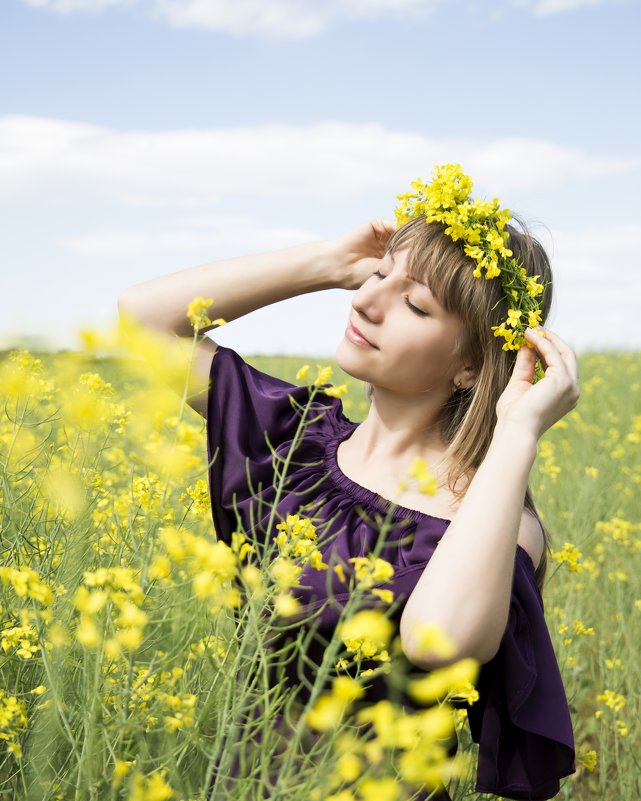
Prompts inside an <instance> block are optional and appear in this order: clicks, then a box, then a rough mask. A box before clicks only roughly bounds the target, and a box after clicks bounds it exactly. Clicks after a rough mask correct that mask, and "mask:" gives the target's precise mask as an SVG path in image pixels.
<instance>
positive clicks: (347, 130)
mask: <svg viewBox="0 0 641 801" xmlns="http://www.w3.org/2000/svg"><path fill="white" fill-rule="evenodd" d="M383 153H384V154H385V157H384V158H381V154H383ZM451 161H454V162H459V163H460V164H462V165H463V168H464V169H465V170H466V171H467V172H468V173H470V174H471V175H473V176H474V177H475V181H476V191H477V192H478V193H479V194H481V195H482V194H485V193H486V192H488V193H489V192H492V193H497V194H499V196H501V195H502V194H504V193H505V192H509V191H510V190H512V189H516V188H518V189H528V188H536V187H553V186H560V185H563V184H567V183H568V182H570V181H580V180H585V179H591V178H595V177H600V176H611V175H619V174H623V173H628V172H629V171H631V170H635V169H638V168H639V167H641V157H639V156H629V157H625V156H599V155H592V154H590V153H588V152H586V151H585V150H584V149H582V148H577V147H566V146H563V145H558V144H556V143H554V142H548V141H545V140H541V139H528V138H525V137H506V138H504V139H497V140H494V141H489V142H483V141H478V140H475V139H472V138H469V139H461V138H459V139H452V140H446V139H435V138H430V137H427V136H422V135H420V134H415V133H408V132H403V131H390V130H387V129H386V128H385V127H383V126H382V125H380V124H377V123H371V124H349V123H339V122H322V123H318V124H315V125H307V126H296V125H287V124H280V125H278V124H267V125H257V126H251V127H236V128H221V129H216V128H212V129H189V128H186V129H180V130H173V131H145V130H140V131H118V130H115V129H111V128H103V127H98V126H95V125H88V124H85V123H78V122H68V121H64V120H56V119H48V118H43V117H25V116H6V117H0V201H2V200H6V201H9V200H11V199H14V198H15V199H31V198H33V199H39V200H47V199H53V198H55V199H58V200H60V199H63V200H72V201H78V200H79V201H81V202H83V203H84V202H86V201H88V200H89V199H94V200H96V199H103V200H104V199H107V200H110V201H115V202H117V203H119V204H121V205H123V206H126V207H131V206H148V207H154V206H155V207H158V206H166V207H212V206H215V205H216V204H218V203H220V202H221V200H222V199H223V198H225V202H226V203H233V202H234V198H235V197H238V198H241V201H240V202H242V203H244V202H246V199H247V198H248V197H253V198H265V197H268V198H279V199H283V198H290V197H291V198H296V199H299V200H300V199H306V198H311V199H314V200H318V201H327V200H330V199H333V198H336V197H340V198H341V199H349V198H356V197H358V196H362V195H365V194H366V193H372V192H381V193H386V194H388V195H389V196H390V197H393V196H394V195H395V194H396V193H397V192H398V191H399V186H403V185H404V183H407V184H408V185H409V181H411V180H413V179H414V178H416V176H418V175H420V176H422V177H423V178H424V179H428V178H429V175H430V173H431V169H432V166H433V165H435V164H441V163H445V162H451ZM486 187H487V188H488V189H486ZM230 198H231V200H230Z"/></svg>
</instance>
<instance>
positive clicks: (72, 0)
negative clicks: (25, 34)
mask: <svg viewBox="0 0 641 801" xmlns="http://www.w3.org/2000/svg"><path fill="white" fill-rule="evenodd" d="M22 2H23V3H26V4H27V5H29V6H31V7H32V8H46V9H49V10H50V11H55V12H57V13H58V14H71V13H72V12H75V11H84V12H91V13H96V12H98V11H104V10H105V9H106V8H110V7H112V6H132V5H134V4H135V3H137V2H138V0H22Z"/></svg>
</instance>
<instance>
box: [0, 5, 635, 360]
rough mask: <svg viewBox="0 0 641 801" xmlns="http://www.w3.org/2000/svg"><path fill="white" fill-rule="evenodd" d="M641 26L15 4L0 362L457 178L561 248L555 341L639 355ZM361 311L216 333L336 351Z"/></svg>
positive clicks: (395, 10) (520, 12)
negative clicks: (176, 286) (447, 170)
mask: <svg viewBox="0 0 641 801" xmlns="http://www.w3.org/2000/svg"><path fill="white" fill-rule="evenodd" d="M640 22H641V10H640V7H639V3H638V2H636V1H635V0H495V2H492V3H484V2H480V0H476V2H473V0H450V1H449V2H446V1H445V0H328V1H327V2H325V3H323V4H319V3H317V2H316V3H315V2H311V0H273V1H272V0H235V1H232V0H4V2H3V4H2V8H1V10H0V73H1V75H2V76H3V77H2V79H1V80H0V259H1V262H0V263H1V275H2V285H1V291H0V312H1V313H0V346H5V347H6V346H7V345H13V344H18V343H19V342H21V341H22V342H26V343H31V344H32V345H35V344H36V343H37V344H38V345H44V346H47V347H52V348H53V347H75V346H77V344H78V340H77V335H76V331H77V330H78V328H80V327H83V326H91V325H96V326H101V325H107V324H108V323H109V322H111V321H113V320H115V318H116V316H117V312H116V301H117V296H118V293H119V292H120V291H121V290H122V289H124V288H125V287H126V286H128V285H130V284H133V283H138V282H140V281H144V280H147V279H149V278H152V277H153V276H155V275H161V274H164V273H170V272H175V271H177V270H180V269H183V268H186V267H189V266H192V265H195V264H202V263H204V262H208V261H214V260H217V259H222V258H227V257H231V256H239V255H243V254H245V253H253V252H260V251H264V250H275V249H278V248H281V247H287V246H289V245H293V244H296V243H297V242H303V241H308V240H311V239H325V238H331V237H334V236H338V235H339V234H341V233H343V232H344V231H346V230H348V229H349V228H350V227H352V226H354V225H357V224H358V223H360V222H363V221H364V220H366V219H368V218H369V217H372V216H385V217H388V218H393V209H394V205H395V202H396V194H397V193H400V192H404V191H406V190H407V189H408V188H409V182H410V181H411V180H413V179H414V178H416V177H419V176H420V177H423V178H424V179H428V178H429V176H430V175H431V173H432V169H433V167H434V166H435V165H436V164H440V163H445V162H459V163H460V164H461V165H462V166H463V168H464V169H465V170H466V172H468V173H469V174H470V175H471V176H472V177H473V179H474V181H475V192H476V194H478V195H480V196H485V197H488V198H491V197H494V196H498V197H499V198H500V199H501V202H502V205H504V206H507V207H508V208H510V209H512V210H513V211H514V212H517V213H519V214H520V215H522V216H523V217H525V219H526V220H527V221H528V222H529V223H531V224H532V226H533V228H534V232H535V233H536V234H537V235H538V236H539V237H540V238H541V240H542V241H543V243H544V244H545V245H546V247H547V248H548V250H549V252H550V255H551V257H552V264H553V268H554V269H555V275H556V282H557V294H556V301H555V306H554V310H553V315H552V317H551V319H550V326H551V327H552V328H553V329H554V330H556V331H557V332H558V333H559V334H560V335H561V336H562V337H563V338H564V339H566V340H567V341H568V342H570V344H572V345H573V347H575V348H576V349H577V350H579V351H585V350H588V349H605V348H619V347H621V348H622V347H625V348H640V347H641V331H640V329H639V327H638V326H637V325H635V323H636V318H637V317H638V307H639V301H638V299H639V294H640V292H639V290H640V289H641V278H640V275H641V263H640V262H641V257H640V256H639V249H638V247H637V242H638V240H639V238H640V235H641V222H640V221H639V212H640V211H641V209H640V206H639V201H638V188H637V186H638V183H639V179H640V178H641V145H640V144H639V142H641V135H640V134H641V120H640V115H641V112H640V111H639V109H640V108H641V102H640V100H641V98H640V97H639V85H638V75H639V74H641V64H640V61H641V59H640V57H639V51H638V37H639V32H640V30H641V26H640ZM352 297H353V293H351V292H346V291H343V290H339V289H335V290H329V291H326V292H322V293H314V294H311V295H306V296H302V297H299V298H296V299H293V300H288V301H284V302H283V303H281V304H275V305H274V306H271V307H268V308H266V309H263V310H260V311H258V312H255V313H253V314H250V315H247V316H246V317H244V318H241V319H239V320H236V321H233V322H231V323H230V324H229V325H228V326H225V327H223V328H221V329H219V330H218V331H217V332H216V337H215V338H216V340H217V341H219V342H221V344H225V345H228V346H230V347H233V348H235V349H237V350H239V352H241V353H246V354H250V353H261V352H262V353H295V354H309V355H318V356H331V355H333V353H334V350H335V348H336V344H337V343H338V341H339V340H340V338H341V336H342V335H343V331H344V328H345V324H346V321H347V316H348V312H349V306H350V301H351V298H352ZM27 337H28V338H30V339H25V338H27Z"/></svg>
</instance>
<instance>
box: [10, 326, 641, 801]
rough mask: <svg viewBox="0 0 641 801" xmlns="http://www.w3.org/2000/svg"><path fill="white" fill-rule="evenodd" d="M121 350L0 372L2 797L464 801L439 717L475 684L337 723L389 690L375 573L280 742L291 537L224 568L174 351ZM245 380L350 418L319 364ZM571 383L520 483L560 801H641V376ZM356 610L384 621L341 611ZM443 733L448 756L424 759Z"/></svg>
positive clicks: (233, 555)
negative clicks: (571, 754)
mask: <svg viewBox="0 0 641 801" xmlns="http://www.w3.org/2000/svg"><path fill="white" fill-rule="evenodd" d="M131 336H132V335H131V334H130V340H129V341H128V343H127V345H128V346H129V345H130V344H131ZM136 336H137V338H136V339H135V347H134V348H133V351H134V353H137V354H141V353H142V355H143V356H144V359H143V360H142V361H141V360H139V359H137V358H135V357H132V354H131V352H130V351H128V350H127V348H125V347H124V346H123V344H122V342H121V343H119V344H118V343H117V344H118V347H116V348H115V349H114V350H115V353H114V354H112V355H110V356H108V357H103V356H102V355H101V353H103V351H101V350H100V341H99V338H98V337H97V336H96V335H94V334H92V333H91V332H86V334H85V344H86V349H85V350H84V351H83V352H82V353H77V354H63V353H61V354H55V355H52V354H48V355H42V356H39V355H37V354H30V353H28V352H25V351H13V352H11V353H5V354H1V355H0V398H2V401H3V403H2V408H1V409H0V510H1V513H2V518H1V519H2V529H1V536H0V798H5V797H6V798H12V799H32V798H33V799H36V798H37V799H46V800H47V801H50V800H51V801H53V799H60V801H63V800H64V801H67V800H68V799H69V800H70V799H85V798H86V799H100V800H101V801H102V799H114V800H115V799H133V800H134V801H143V800H144V801H163V799H176V801H179V800H180V799H182V800H183V801H193V800H195V799H203V801H204V799H206V798H207V796H208V793H209V794H211V798H212V799H216V801H218V799H223V798H225V799H227V798H231V797H233V798H234V799H242V798H247V799H256V798H261V797H263V796H262V795H260V792H262V789H261V788H269V796H268V797H269V798H271V799H288V801H297V799H299V798H300V799H301V801H302V799H312V801H353V800H354V799H357V800H358V801H374V799H376V800H377V801H408V799H409V798H410V796H411V792H412V791H413V790H414V789H415V788H418V787H420V786H421V785H422V784H425V785H426V786H427V787H432V786H435V783H436V782H437V780H438V779H439V778H440V779H442V780H443V781H444V782H445V783H446V785H448V786H449V788H450V792H451V794H452V797H453V798H454V799H462V798H463V797H472V798H473V797H475V796H474V793H473V792H472V793H471V795H470V787H471V786H473V785H472V774H473V769H474V757H475V754H474V746H472V745H471V744H470V738H469V732H468V730H467V724H466V723H465V713H464V712H460V711H459V712H454V711H453V710H452V709H451V707H450V705H449V703H448V701H449V699H451V697H452V696H463V697H466V698H468V700H469V699H473V690H472V685H471V683H470V682H471V681H473V679H474V676H475V666H474V665H473V664H469V663H467V662H464V663H459V664H458V665H455V666H452V667H451V668H446V669H444V670H443V671H442V672H438V671H437V672H435V674H431V677H430V681H425V680H422V681H421V680H416V679H414V680H411V679H409V680H408V681H409V685H408V686H409V687H410V689H411V691H412V693H413V694H414V695H415V697H416V698H417V699H418V700H420V701H423V702H425V704H426V709H425V711H424V712H423V713H422V714H417V715H415V716H411V715H409V714H406V715H403V714H401V713H400V711H398V710H395V709H394V708H393V707H392V706H387V707H386V706H381V707H379V708H370V709H369V710H367V709H364V710H360V711H359V713H358V716H357V718H356V719H352V716H350V709H351V708H352V704H353V702H355V701H357V700H358V698H359V697H360V696H361V694H362V686H361V685H362V681H363V680H364V679H366V674H367V673H368V672H369V673H370V674H371V673H372V668H371V667H369V666H371V665H372V664H374V665H378V666H379V667H377V668H376V669H375V670H377V671H380V672H381V673H382V674H389V672H390V670H391V666H392V665H394V657H395V647H397V644H395V643H394V642H391V641H390V632H389V626H388V625H387V622H386V619H385V615H384V610H385V607H386V605H387V604H389V603H390V601H391V600H392V599H390V598H388V597H387V596H386V595H385V593H384V591H382V590H378V591H377V590H376V584H377V583H381V582H382V581H383V580H384V579H385V578H386V576H387V575H389V574H388V573H387V572H386V571H387V567H386V563H384V562H383V561H382V560H380V559H377V558H376V555H375V554H373V555H372V558H371V559H370V560H364V561H363V562H361V563H359V564H355V566H354V567H355V570H354V578H353V580H354V581H355V583H354V584H353V585H352V589H353V591H354V593H353V603H352V601H350V604H349V605H348V607H349V608H346V610H345V616H344V620H343V621H342V625H341V626H340V627H339V632H337V637H336V638H335V640H333V641H332V643H330V645H329V646H328V647H327V652H326V659H325V660H324V662H323V665H322V667H321V670H320V671H319V677H318V682H317V685H318V686H316V685H315V688H314V689H313V690H312V702H311V703H310V704H309V705H308V707H306V708H305V710H297V711H298V712H301V711H302V713H303V714H301V715H300V716H295V715H294V714H293V712H292V715H291V720H295V721H297V722H295V724H293V728H292V729H291V730H289V729H287V730H285V732H284V733H283V731H280V730H279V726H277V725H276V721H279V720H280V721H281V722H282V715H281V716H280V717H279V714H278V713H279V712H283V711H287V714H286V715H285V719H286V720H289V719H290V715H289V713H290V711H292V710H296V707H295V699H293V700H292V699H289V700H290V701H291V703H289V704H288V698H289V696H288V695H287V693H285V692H276V693H274V692H272V690H273V688H272V687H271V685H270V684H269V682H268V681H267V670H266V666H267V665H268V662H269V660H270V659H271V658H272V655H271V653H268V651H267V649H266V641H267V640H266V637H267V635H268V634H269V633H270V632H271V633H272V634H273V633H274V631H275V630H276V629H277V627H278V626H281V627H283V626H286V625H287V621H288V619H293V618H294V617H295V616H296V614H297V613H298V612H300V609H299V608H298V607H297V602H296V599H295V597H294V596H293V594H292V592H291V589H292V587H294V586H295V584H296V580H297V576H298V575H299V573H300V571H301V568H302V566H303V565H305V564H307V563H308V562H309V564H311V565H313V566H314V567H315V568H316V569H319V570H322V569H326V567H327V566H326V565H325V567H323V558H322V554H321V553H320V551H319V550H318V549H317V548H316V547H315V539H314V537H315V535H314V530H313V526H310V524H309V521H306V520H304V519H302V518H296V517H295V516H292V517H291V519H288V520H287V521H283V522H282V523H280V524H277V523H276V521H275V524H274V531H273V534H274V548H276V549H277V554H276V552H273V553H272V554H271V556H270V554H269V552H268V551H267V550H265V549H261V547H260V543H254V542H252V540H251V538H249V537H247V536H245V534H244V533H243V532H240V531H239V532H237V534H236V535H235V537H234V541H233V542H232V544H231V547H230V546H228V545H227V544H225V543H222V542H217V541H216V538H215V533H214V531H213V526H212V523H211V514H210V507H209V497H208V489H207V478H206V476H207V474H206V462H207V452H206V443H205V430H204V422H203V421H202V420H201V418H200V417H198V415H196V414H195V413H194V412H193V411H192V410H191V409H190V408H189V407H188V406H187V405H186V404H185V403H184V399H183V397H181V395H180V393H179V392H177V391H175V390H172V389H170V388H169V385H172V386H174V387H176V386H179V385H180V380H181V377H183V378H184V383H185V382H186V381H187V378H186V373H185V370H186V368H185V353H182V354H178V353H176V354H173V353H172V352H171V351H170V349H168V348H167V346H166V344H165V345H162V346H161V345H160V344H154V343H152V342H151V341H150V340H149V341H148V340H146V339H145V338H144V337H143V336H142V335H136ZM118 348H120V349H118ZM187 356H188V354H187ZM248 361H249V362H250V363H251V364H254V365H255V366H257V367H258V368H259V369H263V370H265V371H266V372H269V373H272V374H274V375H278V376H281V377H283V378H285V379H287V380H290V381H292V382H294V383H302V382H303V381H305V382H306V383H309V384H310V386H312V387H313V390H312V393H311V394H312V396H313V395H314V392H316V391H317V390H318V385H319V384H320V383H325V382H327V381H330V382H332V383H334V384H335V386H336V388H337V392H338V393H339V394H341V395H342V400H343V405H344V408H345V412H346V414H347V415H348V416H349V417H351V418H352V419H354V420H360V419H362V418H363V417H364V415H365V413H366V401H365V394H364V390H363V387H362V386H361V385H360V384H359V382H356V381H353V380H352V379H351V378H350V377H349V376H345V375H343V374H342V373H341V371H340V370H338V369H334V374H333V378H328V376H329V370H327V369H323V368H325V367H328V366H329V365H328V364H327V360H325V363H324V364H323V365H311V366H310V369H309V371H308V372H307V373H306V372H305V371H303V372H301V367H302V366H303V362H304V361H305V360H302V359H296V358H275V357H270V358H268V357H262V358H248ZM307 361H309V360H307ZM580 371H581V378H582V397H581V401H580V403H579V406H578V407H577V409H576V410H575V411H573V412H572V413H570V414H569V415H568V416H567V417H566V418H565V419H564V420H562V421H561V422H560V423H558V424H557V425H556V426H555V427H554V429H553V430H552V431H550V432H548V434H547V435H546V436H545V438H544V440H543V441H542V442H541V444H540V448H539V458H538V460H537V465H536V467H535V471H534V474H533V491H534V496H535V499H536V501H537V504H538V507H539V509H540V511H541V513H542V516H543V518H544V521H545V523H546V524H547V526H548V528H549V530H550V531H551V534H552V538H553V555H552V557H551V558H550V564H549V568H548V579H547V585H546V588H545V590H544V600H545V604H546V612H547V618H548V625H549V627H550V630H551V633H552V637H553V641H554V644H555V648H556V652H557V655H558V657H559V663H560V665H561V669H562V674H563V678H564V682H565V686H566V689H567V692H568V697H569V700H570V706H571V710H572V713H573V718H574V724H575V736H576V742H577V747H578V752H579V759H578V770H577V773H576V774H575V776H573V777H571V778H569V779H567V780H565V781H564V783H563V786H562V790H561V793H560V795H559V798H565V799H594V798H600V799H610V798H611V799H621V798H637V797H640V795H641V769H640V768H639V765H638V764H637V756H636V754H637V753H638V752H639V742H638V740H639V731H638V727H637V726H635V721H636V719H637V718H638V716H639V708H638V707H639V701H638V693H637V692H636V689H637V686H638V683H639V682H638V671H639V668H638V659H637V658H636V657H637V646H638V635H637V633H636V632H637V631H638V630H639V624H640V623H641V502H640V500H639V498H640V495H641V458H640V447H639V446H640V444H641V403H640V402H639V400H640V398H641V363H640V361H639V358H638V354H630V353H622V354H608V355H585V356H583V357H582V358H581V359H580ZM159 376H161V377H162V380H159ZM297 376H298V378H297ZM343 385H345V386H344V387H343ZM416 476H417V477H419V478H420V471H418V473H416ZM374 596H376V597H377V598H378V600H379V601H380V607H381V610H382V611H380V612H376V613H372V611H371V610H367V609H364V608H361V607H362V605H363V602H364V601H366V600H367V599H368V598H369V599H370V600H371V598H372V597H374ZM266 610H268V611H270V612H271V613H273V614H272V615H271V617H268V616H266V615H265V614H264V613H265V611H266ZM428 635H429V636H431V638H432V639H431V642H432V643H434V644H435V647H436V646H437V645H438V646H440V647H442V648H446V647H447V644H446V643H443V642H441V641H440V640H439V639H438V637H437V634H436V633H434V632H432V633H431V634H430V633H426V636H428ZM365 661H366V662H367V664H368V668H367V669H366V670H365V671H363V670H361V669H360V667H361V663H362V662H365ZM328 684H331V691H323V690H321V688H322V687H323V686H327V685H328ZM276 689H277V690H279V689H282V688H278V687H277V688H276ZM428 704H431V705H430V706H428ZM248 708H252V709H253V710H254V717H253V718H252V719H251V721H248V720H247V718H244V717H243V712H246V710H247V709H248ZM357 724H358V725H357ZM454 727H456V730H457V732H458V736H459V740H460V743H461V748H460V749H459V752H460V754H463V755H467V756H468V759H467V760H466V759H461V758H460V757H459V758H454V759H448V757H447V753H446V751H445V749H444V748H443V743H444V742H446V739H447V737H448V736H449V735H451V733H452V731H453V729H454ZM258 743H259V744H258ZM269 755H271V759H270V758H269ZM259 757H260V758H259ZM252 760H253V761H252ZM232 764H233V765H235V768H234V770H235V771H238V773H239V775H240V774H242V777H243V780H242V781H239V782H238V784H237V786H236V787H235V788H234V790H233V795H232V794H230V792H229V788H228V787H225V786H224V781H223V779H224V777H225V776H226V775H228V774H229V773H230V772H231V770H232ZM274 764H278V772H277V774H274V771H271V773H270V770H269V768H270V765H274ZM319 767H321V768H322V770H319ZM266 797H267V796H266Z"/></svg>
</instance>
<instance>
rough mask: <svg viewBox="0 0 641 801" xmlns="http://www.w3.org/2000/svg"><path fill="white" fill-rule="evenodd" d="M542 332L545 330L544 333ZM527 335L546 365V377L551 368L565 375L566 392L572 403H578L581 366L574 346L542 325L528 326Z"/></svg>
mask: <svg viewBox="0 0 641 801" xmlns="http://www.w3.org/2000/svg"><path fill="white" fill-rule="evenodd" d="M541 332H543V335H542V334H541ZM525 336H526V338H527V340H528V341H529V342H531V343H532V344H533V345H534V347H535V349H536V351H537V353H538V354H539V356H540V358H541V361H542V362H543V365H544V369H545V372H546V377H547V371H548V369H549V368H552V370H553V371H554V372H555V373H557V374H561V375H563V376H565V378H566V381H567V385H566V387H565V389H566V392H567V394H568V396H569V397H570V399H571V401H572V405H573V406H574V405H576V403H577V402H578V400H579V368H578V364H577V359H576V354H575V353H574V351H573V350H572V348H571V347H570V346H569V345H568V344H567V342H565V341H564V340H563V339H561V337H560V336H558V334H554V333H553V332H552V331H550V330H548V329H547V328H546V329H544V328H542V327H541V326H538V327H537V328H536V329H529V328H528V329H527V330H526V332H525Z"/></svg>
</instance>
